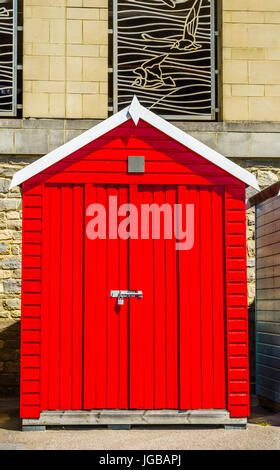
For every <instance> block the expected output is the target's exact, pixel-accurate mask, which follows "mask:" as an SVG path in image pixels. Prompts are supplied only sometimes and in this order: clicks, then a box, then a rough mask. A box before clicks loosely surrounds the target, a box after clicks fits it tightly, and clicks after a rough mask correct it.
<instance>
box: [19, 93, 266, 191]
mask: <svg viewBox="0 0 280 470" xmlns="http://www.w3.org/2000/svg"><path fill="white" fill-rule="evenodd" d="M140 118H141V119H143V121H145V122H147V123H148V124H150V125H151V126H153V127H155V128H156V129H158V130H159V131H161V132H163V133H164V134H166V135H168V136H169V137H171V138H172V139H174V140H176V141H177V142H180V144H182V145H184V146H185V147H188V148H189V149H191V150H193V151H194V152H196V153H198V154H199V155H201V156H202V157H204V158H205V159H206V160H209V161H210V162H212V163H214V164H215V165H217V166H218V167H220V168H222V169H223V170H225V171H226V172H227V173H229V174H231V175H233V176H235V177H236V178H237V179H238V180H240V181H243V182H244V183H246V184H247V185H248V186H251V187H253V188H255V189H257V190H258V191H259V190H260V188H259V185H258V182H257V180H256V178H255V176H254V175H253V174H252V173H250V172H249V171H247V170H244V169H243V168H241V167H240V166H239V165H236V163H233V162H232V161H230V160H228V159H227V158H226V157H224V156H223V155H221V154H220V153H218V152H216V151H215V150H213V149H211V148H210V147H208V146H207V145H205V144H203V143H201V142H199V140H197V139H195V138H194V137H192V136H190V135H189V134H186V133H185V132H184V131H182V130H180V129H178V127H176V126H174V125H173V124H170V122H168V121H165V120H164V119H162V118H161V117H159V116H157V115H156V114H154V113H153V112H152V111H149V110H148V109H146V108H144V106H142V105H141V104H140V103H139V101H138V99H137V97H136V96H134V98H133V100H132V102H131V104H130V105H129V106H127V107H126V108H124V109H122V110H121V111H119V112H118V113H116V114H114V115H113V116H111V117H109V118H108V119H106V120H105V121H103V122H101V123H100V124H97V125H96V126H94V127H92V128H91V129H89V130H88V131H86V132H84V133H83V134H81V135H79V136H78V137H75V138H74V139H72V140H70V141H69V142H67V143H66V144H64V145H61V146H60V147H58V148H57V149H55V150H53V151H52V152H50V153H48V154H47V155H45V156H43V157H41V158H39V159H38V160H36V161H35V162H33V163H31V164H30V165H28V166H27V167H25V168H23V169H22V170H19V171H18V172H17V173H15V175H14V176H13V179H12V183H11V186H10V189H11V188H14V187H15V186H18V185H19V184H22V183H23V182H24V181H26V180H28V179H29V178H31V177H32V176H35V175H37V174H38V173H40V172H41V171H43V170H45V169H46V168H48V167H50V166H51V165H54V164H55V163H57V162H59V161H60V160H62V159H63V158H65V157H67V156H68V155H70V154H71V153H73V152H75V151H76V150H79V149H80V148H82V147H84V146H85V145H87V144H89V143H90V142H92V141H93V140H95V139H97V138H99V137H101V136H102V135H104V134H106V133H107V132H109V131H111V130H112V129H115V128H116V127H118V126H120V125H121V124H123V123H124V122H126V121H128V120H129V119H133V121H134V123H135V125H136V126H137V124H138V121H139V119H140Z"/></svg>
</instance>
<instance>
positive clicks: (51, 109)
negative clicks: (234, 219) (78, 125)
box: [23, 0, 108, 118]
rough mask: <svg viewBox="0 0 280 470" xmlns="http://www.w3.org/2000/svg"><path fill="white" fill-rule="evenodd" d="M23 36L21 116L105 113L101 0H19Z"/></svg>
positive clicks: (104, 8) (105, 16)
mask: <svg viewBox="0 0 280 470" xmlns="http://www.w3.org/2000/svg"><path fill="white" fill-rule="evenodd" d="M23 40H24V56H23V116H26V117H46V118H47V117H51V118H56V117H57V118H93V117H94V118H106V117H107V112H108V110H107V107H108V106H107V105H108V92H107V88H108V65H107V62H108V59H107V57H108V1H107V0H24V25H23Z"/></svg>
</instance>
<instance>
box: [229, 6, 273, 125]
mask: <svg viewBox="0 0 280 470" xmlns="http://www.w3.org/2000/svg"><path fill="white" fill-rule="evenodd" d="M222 35H223V37H222V42H223V64H222V75H223V112H222V115H223V119H225V120H227V121H235V120H240V121H280V113H279V108H280V3H279V0H266V1H263V0H223V31H222Z"/></svg>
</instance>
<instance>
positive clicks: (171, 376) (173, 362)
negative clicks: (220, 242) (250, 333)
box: [165, 187, 178, 409]
mask: <svg viewBox="0 0 280 470" xmlns="http://www.w3.org/2000/svg"><path fill="white" fill-rule="evenodd" d="M165 191H166V203H167V204H168V205H170V207H171V209H172V215H173V211H174V204H176V203H177V190H176V188H174V187H167V188H166V190H165ZM172 219H173V218H172ZM173 228H174V227H173V220H172V234H171V235H172V238H171V239H166V240H165V252H166V253H165V259H166V266H165V277H166V361H167V364H166V381H167V402H166V406H167V408H171V409H172V408H173V409H176V408H178V302H177V297H178V275H177V251H176V240H175V237H174V230H173Z"/></svg>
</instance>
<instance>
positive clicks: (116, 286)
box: [83, 184, 226, 409]
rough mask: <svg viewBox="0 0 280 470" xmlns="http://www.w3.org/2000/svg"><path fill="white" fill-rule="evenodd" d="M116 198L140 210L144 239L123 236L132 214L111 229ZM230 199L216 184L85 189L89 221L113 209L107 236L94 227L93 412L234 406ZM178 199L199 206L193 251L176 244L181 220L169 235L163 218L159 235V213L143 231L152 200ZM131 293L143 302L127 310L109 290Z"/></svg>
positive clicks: (87, 288)
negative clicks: (228, 281)
mask: <svg viewBox="0 0 280 470" xmlns="http://www.w3.org/2000/svg"><path fill="white" fill-rule="evenodd" d="M111 198H113V199H114V201H115V203H114V204H116V207H117V209H119V208H120V206H121V205H122V204H126V203H128V202H129V203H130V204H131V205H132V204H133V206H134V207H135V208H136V210H137V213H138V218H137V228H138V237H137V236H136V233H135V230H132V228H131V226H130V229H131V233H130V235H131V236H130V238H129V239H124V238H122V237H120V236H119V235H118V231H117V229H116V227H117V226H118V223H119V222H121V221H123V222H125V212H124V213H123V216H122V217H120V218H118V219H116V220H115V222H114V223H113V227H111V228H110V230H111V233H109V200H110V199H111ZM223 200H224V195H223V189H221V188H220V187H213V186H212V187H210V186H209V187H207V186H201V187H185V186H179V187H176V186H170V187H167V186H165V187H161V186H154V187H148V186H141V185H130V186H129V187H128V186H117V185H114V186H110V185H107V186H104V185H91V184H88V185H85V208H84V210H85V213H87V214H88V215H87V216H86V221H85V226H86V227H88V226H89V225H88V224H89V223H90V220H91V219H92V216H93V215H94V214H93V211H91V210H90V209H88V208H89V207H90V206H92V204H100V205H101V206H102V207H103V208H105V212H106V234H105V233H104V234H103V238H102V234H101V238H97V239H95V240H93V239H91V238H89V237H88V234H87V230H85V242H84V363H83V407H84V408H85V409H91V408H123V409H126V408H132V409H135V408H136V409H165V408H169V409H172V408H173V409H176V408H177V409H178V408H179V409H211V408H222V409H224V408H225V407H226V402H225V396H226V394H225V360H226V354H225V338H224V337H225V310H224V240H223V230H224V229H223V224H224V222H223ZM176 203H177V204H182V205H183V207H185V205H186V204H191V205H193V208H194V244H193V247H192V248H191V249H189V250H179V251H178V250H176V243H175V242H176V240H175V237H174V226H173V227H172V232H171V235H170V234H169V237H167V238H165V237H164V217H163V215H162V216H161V217H160V231H159V233H155V232H156V231H157V230H158V227H156V226H155V222H154V220H155V218H152V215H150V223H149V227H148V228H147V227H146V226H145V229H144V232H143V233H144V234H145V235H144V237H143V236H141V230H142V226H143V224H144V222H143V220H142V219H141V209H142V207H143V205H149V206H150V205H151V204H157V205H158V206H159V207H160V206H162V205H163V204H168V205H169V207H171V210H174V204H176ZM154 211H155V209H154ZM183 213H184V211H183ZM172 215H174V213H172ZM153 216H155V212H153ZM112 217H113V219H114V215H112V213H111V215H110V218H111V219H112ZM134 229H135V226H134ZM128 289H130V290H142V291H143V298H142V299H137V298H131V299H125V300H124V304H123V305H121V306H118V305H117V302H116V299H115V298H111V297H110V291H111V290H128Z"/></svg>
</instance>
